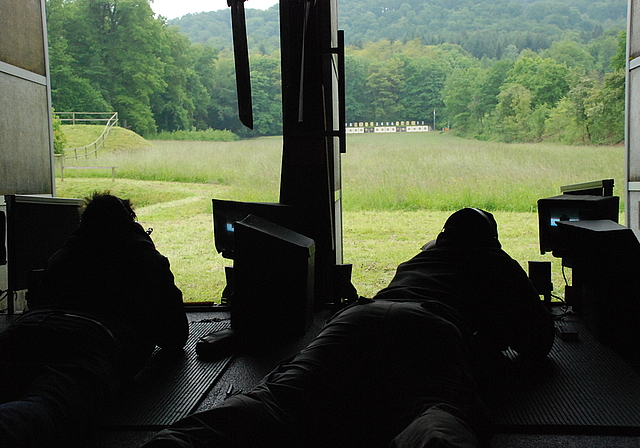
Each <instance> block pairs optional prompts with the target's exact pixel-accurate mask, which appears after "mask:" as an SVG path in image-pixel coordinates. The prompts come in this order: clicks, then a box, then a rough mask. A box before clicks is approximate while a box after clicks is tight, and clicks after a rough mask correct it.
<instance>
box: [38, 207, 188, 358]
mask: <svg viewBox="0 0 640 448" xmlns="http://www.w3.org/2000/svg"><path fill="white" fill-rule="evenodd" d="M41 291H42V299H41V304H40V307H44V308H50V309H59V310H64V311H68V312H72V313H79V314H81V315H84V316H89V317H91V318H93V319H95V320H97V321H99V322H101V323H102V324H103V325H105V326H106V327H107V328H109V329H110V331H111V332H112V333H113V334H114V335H115V336H116V337H117V339H118V340H119V342H121V343H122V344H123V346H124V347H125V348H126V351H127V352H128V355H129V356H130V357H131V360H132V362H135V361H137V360H139V359H142V358H145V357H147V356H148V355H150V354H151V352H152V351H153V350H154V348H155V347H156V345H157V346H159V347H161V348H165V349H179V348H182V347H183V346H184V344H185V342H186V340H187V337H188V331H189V330H188V323H187V318H186V315H185V312H184V306H183V303H182V292H181V291H180V289H178V287H177V286H176V285H175V283H174V277H173V274H172V272H171V269H170V265H169V260H168V259H167V258H166V257H164V256H163V255H161V254H160V253H159V252H158V251H157V250H156V248H155V246H154V244H153V241H152V240H151V238H150V236H149V235H147V233H146V232H145V231H144V229H143V228H142V227H141V226H140V225H139V224H138V223H136V222H133V221H132V220H130V219H127V218H125V217H123V216H120V215H117V216H112V217H111V218H109V219H101V220H91V221H88V222H83V223H81V225H80V227H79V228H78V229H77V230H76V231H75V232H74V233H73V234H72V235H71V236H70V237H69V239H68V240H67V242H66V244H65V245H64V246H63V247H62V248H61V249H60V250H59V251H58V252H57V253H55V254H54V255H53V256H52V257H51V258H50V260H49V262H48V264H47V267H46V269H45V273H44V277H43V281H42V285H41Z"/></svg>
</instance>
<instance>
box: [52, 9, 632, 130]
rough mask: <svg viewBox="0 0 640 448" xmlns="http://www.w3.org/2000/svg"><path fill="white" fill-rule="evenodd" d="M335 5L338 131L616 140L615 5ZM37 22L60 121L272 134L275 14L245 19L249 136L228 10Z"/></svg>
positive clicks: (133, 12) (135, 12) (57, 15)
mask: <svg viewBox="0 0 640 448" xmlns="http://www.w3.org/2000/svg"><path fill="white" fill-rule="evenodd" d="M339 4H340V22H341V27H342V28H343V29H345V35H346V40H347V43H348V44H349V46H348V48H347V56H346V74H347V77H346V84H347V101H346V108H347V121H368V120H372V119H373V120H376V121H396V120H399V119H404V118H405V117H412V118H415V119H417V120H425V121H427V122H428V123H430V124H432V123H433V116H434V111H435V115H436V126H437V127H451V128H452V129H454V130H456V131H457V132H460V133H461V134H463V135H466V136H474V137H477V138H491V139H501V140H505V141H535V140H540V139H557V140H560V141H563V142H566V143H581V142H592V143H605V142H606V143H612V142H613V143H615V142H617V141H619V140H620V139H621V138H622V129H623V123H624V112H623V111H624V73H623V72H624V71H623V70H622V68H624V54H622V55H620V53H619V52H618V46H619V43H620V42H623V41H622V40H621V39H623V37H620V36H619V33H620V31H621V30H622V29H624V26H625V19H624V15H625V14H626V0H609V1H607V2H606V3H605V2H593V1H590V0H564V1H527V0H512V1H506V0H491V1H489V0H473V1H471V0H370V1H367V2H365V1H360V0H350V1H349V2H346V1H345V2H339ZM246 6H247V7H248V8H249V7H250V4H249V3H247V5H246ZM47 20H48V26H49V47H50V62H51V79H52V99H53V105H54V107H55V108H56V109H57V110H76V111H82V110H84V111H110V110H115V111H117V112H119V116H120V119H121V122H122V123H123V124H124V125H126V126H127V127H130V128H131V129H133V130H135V131H136V132H138V133H140V134H142V135H145V136H148V135H153V134H155V133H157V132H162V131H168V132H171V131H176V130H192V129H193V130H204V129H209V128H213V129H226V130H230V131H232V132H234V133H236V134H238V135H240V136H243V137H247V136H258V135H275V134H279V133H281V130H282V111H281V90H280V58H279V51H278V40H279V39H278V33H279V25H278V7H277V6H274V7H272V8H270V9H268V10H267V11H259V10H253V9H248V10H247V28H248V32H249V47H250V51H251V70H252V72H251V76H252V89H253V104H254V125H255V126H254V131H249V130H248V129H246V128H244V127H243V126H242V124H241V123H240V122H239V120H238V118H237V105H236V93H235V80H234V66H233V59H232V58H233V56H232V53H231V51H230V37H231V30H230V27H229V11H228V10H222V11H215V12H211V13H201V14H189V15H187V16H184V17H182V18H181V19H176V20H172V21H170V22H169V23H168V22H167V21H166V20H165V19H164V18H162V17H154V14H153V12H152V10H151V8H150V7H149V0H47ZM171 24H175V25H178V26H172V25H171ZM394 30H395V31H394ZM620 48H622V49H623V48H624V46H622V47H620ZM616 54H618V56H617V59H615V58H614V57H615V56H616ZM620 58H622V59H621V62H618V63H617V65H616V64H613V65H612V64H611V61H612V59H614V60H618V61H620ZM621 64H622V65H621ZM620 123H622V124H620Z"/></svg>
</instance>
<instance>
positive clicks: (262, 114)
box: [240, 55, 282, 135]
mask: <svg viewBox="0 0 640 448" xmlns="http://www.w3.org/2000/svg"><path fill="white" fill-rule="evenodd" d="M251 84H252V86H251V87H252V89H251V90H252V97H253V124H254V131H255V133H258V134H260V135H278V134H282V90H281V88H280V59H278V58H275V57H272V56H261V55H255V56H254V57H253V58H252V59H251ZM240 134H241V135H242V134H247V131H244V132H240Z"/></svg>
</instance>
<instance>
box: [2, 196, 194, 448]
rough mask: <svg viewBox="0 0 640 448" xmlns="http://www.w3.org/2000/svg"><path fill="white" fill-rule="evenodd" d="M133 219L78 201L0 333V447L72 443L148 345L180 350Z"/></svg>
mask: <svg viewBox="0 0 640 448" xmlns="http://www.w3.org/2000/svg"><path fill="white" fill-rule="evenodd" d="M135 220H136V215H135V213H134V211H133V209H132V207H131V204H130V202H129V201H128V200H122V199H120V198H118V197H116V196H113V195H110V194H107V193H102V194H98V193H96V194H94V195H93V197H91V198H87V201H86V207H85V209H84V211H83V213H82V218H81V223H80V226H79V227H78V229H77V230H76V231H75V232H74V233H73V234H72V235H71V236H70V237H69V239H68V240H67V242H66V244H65V245H64V246H63V247H62V248H61V249H60V250H59V251H58V252H56V253H55V254H54V255H53V256H52V257H51V259H50V260H49V262H48V264H47V267H46V269H45V273H44V277H43V279H42V283H41V286H40V288H39V289H40V293H39V297H38V299H37V301H36V302H35V303H30V310H29V311H28V312H27V313H25V314H23V315H22V316H20V317H19V318H18V319H17V320H16V321H15V322H13V323H12V324H11V325H10V326H9V327H8V328H7V329H5V330H4V331H3V332H2V333H0V403H2V404H0V441H1V442H0V444H1V445H2V446H3V447H6V448H9V447H11V448H13V447H29V448H31V447H34V448H35V447H49V446H56V447H58V446H60V447H62V446H64V447H69V446H74V445H75V444H77V443H78V441H79V440H81V436H82V434H83V432H84V430H85V429H86V428H87V426H88V425H90V424H91V423H93V420H94V418H95V416H96V414H97V413H98V412H100V411H102V410H103V406H104V405H105V403H107V401H108V399H109V397H111V396H112V395H113V394H114V393H115V391H116V390H117V389H118V388H119V387H120V385H121V384H122V383H123V382H125V381H128V380H130V379H131V378H133V376H135V375H136V374H137V373H139V371H140V369H141V368H142V367H143V366H144V364H145V362H146V361H148V359H149V358H150V356H151V354H152V352H153V350H155V348H156V346H159V347H161V348H162V349H163V350H182V348H183V347H184V344H185V342H186V340H187V337H188V331H189V330H188V323H187V318H186V315H185V312H184V307H183V304H182V293H181V291H180V290H179V289H178V288H177V287H176V285H175V283H174V277H173V274H172V272H171V269H170V266H169V261H168V260H167V258H165V257H164V256H162V255H161V254H160V253H159V252H158V251H157V250H156V248H155V246H154V244H153V241H152V240H151V237H150V236H149V235H148V234H147V232H145V230H144V229H143V228H142V227H141V226H140V224H138V223H137V222H136V221H135Z"/></svg>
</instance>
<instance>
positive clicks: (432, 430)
mask: <svg viewBox="0 0 640 448" xmlns="http://www.w3.org/2000/svg"><path fill="white" fill-rule="evenodd" d="M553 339H554V329H553V321H552V317H551V315H550V314H549V313H547V311H546V310H545V309H544V307H543V306H542V303H541V301H540V298H539V296H538V294H537V292H536V291H535V289H534V287H533V285H532V284H531V282H530V281H529V279H528V277H527V275H526V274H525V272H524V271H523V269H522V268H521V267H520V266H519V265H518V263H516V262H515V261H514V260H513V259H512V258H511V257H510V256H509V255H507V254H506V253H505V252H504V251H503V250H502V249H501V246H500V243H499V241H498V232H497V226H496V223H495V220H494V218H493V216H492V215H491V214H490V213H487V212H484V211H482V210H477V209H470V208H468V209H463V210H459V211H458V212H456V213H454V214H453V215H451V217H450V218H449V219H448V220H447V222H446V223H445V226H444V230H443V231H442V233H441V234H440V235H439V236H438V238H437V240H435V241H433V242H430V243H428V244H427V245H426V246H425V247H424V248H423V250H422V251H421V252H420V253H419V254H418V255H416V256H415V257H414V258H412V259H411V260H409V261H407V262H405V263H402V264H401V265H400V266H399V267H398V270H397V273H396V275H395V277H394V278H393V280H392V281H391V283H390V284H389V286H388V287H387V288H385V289H383V290H382V291H380V292H379V293H378V294H377V295H376V296H375V297H374V298H373V299H372V300H368V299H362V300H360V301H359V303H358V304H356V305H353V306H350V307H348V308H345V309H344V310H342V311H340V312H339V313H337V314H336V315H335V316H334V317H333V318H332V319H331V320H330V321H329V322H328V323H327V325H326V326H325V327H324V328H323V329H322V330H321V331H320V333H319V334H318V336H317V337H316V338H315V339H314V340H313V341H312V342H311V343H310V344H309V345H308V346H307V347H306V348H305V349H303V350H302V351H301V352H300V353H298V354H297V355H295V356H293V357H292V358H291V359H288V360H286V361H284V362H282V363H281V364H280V365H279V366H278V367H276V369H275V370H274V371H272V372H271V373H270V374H269V375H267V377H265V378H264V379H263V380H262V381H261V382H260V384H258V385H257V386H256V387H255V388H254V389H253V390H251V391H249V392H248V393H245V394H242V395H236V396H233V397H230V398H228V399H227V400H225V401H224V402H223V403H222V404H220V405H218V406H215V407H213V408H212V409H210V410H207V411H204V412H201V413H198V414H194V415H192V416H190V417H186V418H185V419H183V420H180V421H178V422H176V423H175V424H173V425H171V426H170V427H169V428H168V429H166V430H164V431H161V432H160V433H159V434H158V435H157V436H156V437H155V438H154V439H152V440H151V441H150V442H149V443H148V444H147V445H145V447H144V448H168V447H173V448H187V447H189V448H196V447H197V448H205V447H211V448H213V447H215V448H231V447H233V448H249V447H251V448H253V447H265V448H266V447H271V446H278V447H281V448H282V447H286V448H295V447H313V448H326V447H332V448H347V447H380V448H383V447H385V448H386V447H392V448H444V447H446V448H475V447H480V446H488V444H489V440H490V437H491V432H490V430H489V419H488V416H487V414H486V412H485V409H484V406H483V405H482V403H481V400H480V399H479V395H478V393H477V389H476V380H477V379H478V378H477V375H478V372H480V373H482V372H485V371H486V370H488V368H489V367H490V365H491V364H492V363H494V362H496V360H498V359H500V357H503V356H502V350H505V349H507V348H508V347H511V348H512V349H513V350H515V351H517V352H518V353H519V354H520V356H521V357H522V358H528V359H529V360H530V362H536V361H537V360H540V359H541V358H544V357H545V356H546V355H547V354H548V352H549V351H550V349H551V346H552V344H553ZM503 358H504V357H503Z"/></svg>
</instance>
